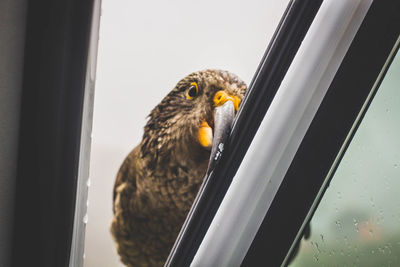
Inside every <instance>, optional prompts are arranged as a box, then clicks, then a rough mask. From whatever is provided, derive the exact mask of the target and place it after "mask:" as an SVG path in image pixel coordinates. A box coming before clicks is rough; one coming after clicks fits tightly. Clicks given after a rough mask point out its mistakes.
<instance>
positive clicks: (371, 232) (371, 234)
mask: <svg viewBox="0 0 400 267" xmlns="http://www.w3.org/2000/svg"><path fill="white" fill-rule="evenodd" d="M369 235H370V236H371V237H372V236H374V232H373V231H372V229H369Z"/></svg>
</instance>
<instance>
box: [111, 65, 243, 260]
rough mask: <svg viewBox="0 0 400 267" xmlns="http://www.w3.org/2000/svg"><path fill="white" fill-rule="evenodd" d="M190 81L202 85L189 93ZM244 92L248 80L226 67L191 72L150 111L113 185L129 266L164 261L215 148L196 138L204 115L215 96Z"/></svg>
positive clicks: (122, 251)
mask: <svg viewBox="0 0 400 267" xmlns="http://www.w3.org/2000/svg"><path fill="white" fill-rule="evenodd" d="M191 82H196V83H197V84H198V86H199V94H198V96H197V97H196V99H194V100H188V99H186V94H185V92H186V90H187V89H188V87H189V86H190V83H191ZM219 90H226V91H227V92H229V93H230V94H233V95H237V96H239V97H240V98H242V97H243V96H244V93H245V91H246V85H245V84H244V83H243V82H242V81H241V80H239V78H237V77H236V76H235V75H233V74H230V73H229V72H226V71H219V70H205V71H199V72H195V73H192V74H190V75H188V76H187V77H185V78H184V79H182V80H181V81H180V82H178V84H177V85H176V87H175V88H174V89H173V90H172V91H171V92H170V93H169V94H168V95H167V96H166V97H165V98H164V99H163V100H162V101H161V103H160V104H159V105H157V106H156V107H155V108H154V109H153V110H152V112H151V113H150V115H149V120H148V122H147V124H146V126H145V128H144V134H143V139H142V141H141V143H140V144H139V145H138V146H137V147H136V148H135V149H134V150H132V152H131V153H130V154H129V155H128V156H127V157H126V159H125V161H124V162H123V164H122V166H121V168H120V170H119V172H118V175H117V178H116V181H115V186H114V193H113V202H114V206H113V211H114V218H113V220H112V224H111V232H112V235H113V236H114V239H115V241H116V245H117V251H118V253H119V255H120V257H121V261H122V262H123V263H125V264H126V265H127V266H162V265H163V264H164V262H165V260H166V258H167V256H168V253H169V251H170V249H171V248H172V246H173V243H174V241H175V239H176V237H177V235H178V233H179V230H180V228H181V226H182V224H183V221H184V220H185V217H186V215H187V213H188V211H189V209H190V207H191V205H192V202H193V200H194V197H195V195H196V193H197V191H198V189H199V186H200V184H201V182H202V179H203V178H204V175H205V172H206V168H207V164H208V158H209V154H210V152H209V151H208V150H206V149H205V148H203V147H202V146H201V145H200V144H199V143H198V140H197V130H198V128H199V125H200V123H201V121H202V120H204V119H206V120H208V121H211V120H212V116H213V110H214V107H213V100H212V99H213V96H214V94H215V93H216V92H217V91H219Z"/></svg>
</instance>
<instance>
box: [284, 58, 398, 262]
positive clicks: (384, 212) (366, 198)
mask: <svg viewBox="0 0 400 267" xmlns="http://www.w3.org/2000/svg"><path fill="white" fill-rule="evenodd" d="M399 88H400V57H399V56H397V57H395V58H394V61H393V62H392V64H391V66H390V68H389V70H388V72H387V74H386V76H385V78H384V80H383V82H382V84H381V85H380V88H379V90H378V92H377V94H376V96H375V98H374V99H373V101H372V103H371V105H370V107H369V109H368V111H367V112H366V114H365V117H364V119H363V121H362V122H361V124H360V127H359V128H358V130H357V132H356V133H355V136H354V138H353V140H352V141H351V143H350V145H349V147H348V149H347V151H346V153H345V155H344V157H343V159H342V161H341V163H340V164H339V166H338V169H337V171H336V173H335V175H334V177H333V178H332V181H331V184H330V186H329V188H328V189H327V191H326V193H325V195H324V196H323V198H322V200H321V203H320V204H319V206H318V208H317V210H316V212H315V214H314V217H313V218H312V220H311V236H310V238H309V239H308V240H304V239H303V240H302V241H301V245H300V250H299V253H298V255H297V256H296V258H295V259H294V261H293V262H292V263H291V264H290V265H289V266H292V267H298V266H400V259H399V257H400V227H399V225H400V168H399V166H400V138H399V137H400V122H399V118H400V90H399ZM349 90H351V88H349Z"/></svg>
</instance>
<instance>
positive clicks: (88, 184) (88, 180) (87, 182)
mask: <svg viewBox="0 0 400 267" xmlns="http://www.w3.org/2000/svg"><path fill="white" fill-rule="evenodd" d="M86 185H87V186H88V187H89V186H90V178H88V179H87V181H86Z"/></svg>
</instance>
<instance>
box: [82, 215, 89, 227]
mask: <svg viewBox="0 0 400 267" xmlns="http://www.w3.org/2000/svg"><path fill="white" fill-rule="evenodd" d="M88 220H89V216H88V215H87V213H86V214H85V216H83V223H84V224H87V222H88Z"/></svg>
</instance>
